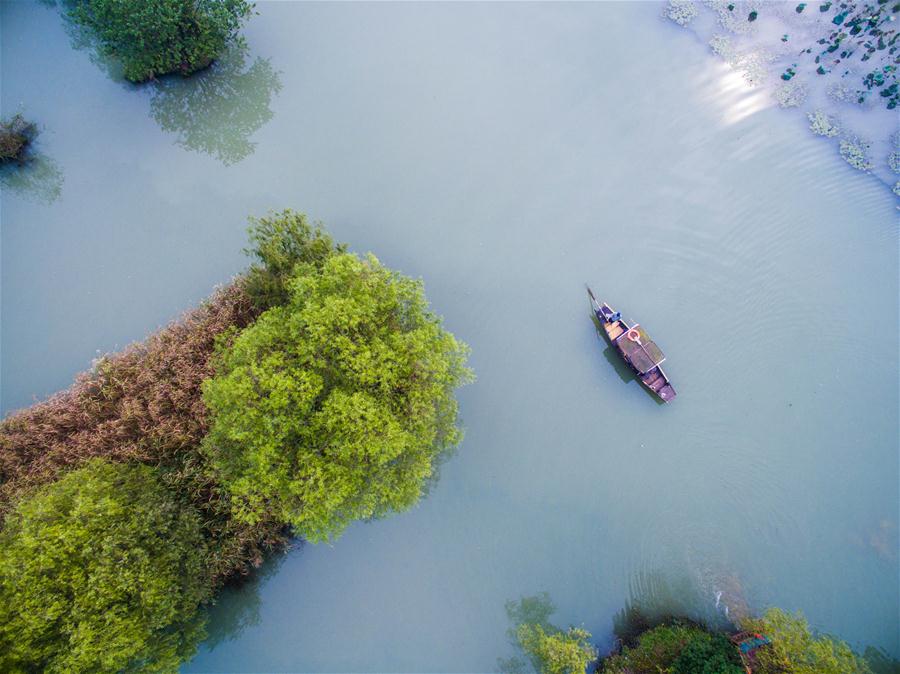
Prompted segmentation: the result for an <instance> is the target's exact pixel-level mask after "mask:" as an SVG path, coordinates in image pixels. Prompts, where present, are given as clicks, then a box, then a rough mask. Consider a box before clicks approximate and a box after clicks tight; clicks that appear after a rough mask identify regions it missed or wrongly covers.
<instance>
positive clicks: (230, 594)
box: [203, 541, 302, 650]
mask: <svg viewBox="0 0 900 674" xmlns="http://www.w3.org/2000/svg"><path fill="white" fill-rule="evenodd" d="M293 545H294V547H297V546H299V545H302V543H300V542H299V541H296V542H294V543H293ZM286 557H287V554H285V553H283V552H281V553H275V554H273V555H271V556H269V558H268V559H266V561H265V562H264V563H263V564H262V566H260V567H259V568H258V569H256V570H255V571H253V572H252V573H251V574H250V575H248V576H246V577H242V578H239V579H238V580H236V581H233V582H231V583H229V584H228V585H226V586H225V587H224V588H223V589H222V590H221V591H220V592H219V593H218V594H217V595H216V599H215V602H214V603H213V604H212V605H211V606H209V607H207V608H206V609H204V611H203V614H204V618H208V620H207V622H206V625H207V633H206V639H205V640H204V642H203V646H204V647H205V648H207V649H208V650H213V649H214V648H215V647H216V646H218V645H219V644H221V643H224V642H227V641H233V640H234V639H237V638H238V637H239V636H240V635H241V634H242V633H243V632H244V630H246V629H247V628H248V627H253V626H254V625H258V624H259V609H260V606H261V604H262V600H261V599H260V596H259V591H260V589H261V588H262V586H263V585H265V583H266V581H268V580H269V579H270V578H272V577H273V576H274V575H275V574H276V573H278V569H279V568H281V564H282V563H283V562H284V560H285V558H286Z"/></svg>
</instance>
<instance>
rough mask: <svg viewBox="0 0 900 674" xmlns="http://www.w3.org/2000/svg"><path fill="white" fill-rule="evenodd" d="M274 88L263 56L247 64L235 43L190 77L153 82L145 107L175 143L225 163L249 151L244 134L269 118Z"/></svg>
mask: <svg viewBox="0 0 900 674" xmlns="http://www.w3.org/2000/svg"><path fill="white" fill-rule="evenodd" d="M279 91H281V80H280V78H279V73H278V71H276V70H275V69H273V68H272V64H271V63H270V62H269V60H268V59H263V58H259V57H257V58H256V59H255V60H254V61H253V62H252V63H250V62H249V57H248V50H247V48H246V47H245V46H242V45H239V46H235V47H233V48H232V49H230V50H229V52H228V53H227V54H226V55H225V56H223V57H222V58H221V59H220V60H218V61H216V62H215V63H213V65H212V66H210V67H209V68H207V69H206V70H204V71H202V72H200V73H197V74H195V75H193V76H192V77H189V78H184V77H181V76H179V75H170V76H166V77H163V78H161V79H160V80H158V81H157V82H155V83H154V84H153V96H152V98H151V100H150V112H151V114H152V115H153V118H154V119H155V120H156V121H157V123H158V124H159V125H160V126H161V127H162V128H163V130H165V131H168V132H170V133H173V134H175V136H176V141H175V142H176V143H177V144H178V145H181V146H182V147H184V148H186V149H188V150H193V151H196V152H204V153H206V154H209V155H211V156H212V157H215V158H216V159H218V160H219V161H221V162H222V163H223V164H226V165H228V164H234V163H235V162H238V161H240V160H242V159H244V158H245V157H247V156H248V155H250V154H251V153H252V152H253V151H254V149H255V148H256V143H254V142H253V141H251V140H250V136H251V135H252V134H253V133H255V132H256V131H257V130H259V128H260V127H262V125H263V124H265V123H266V122H268V121H269V120H270V119H272V115H273V113H272V110H271V108H270V107H269V106H270V104H271V101H272V96H273V95H274V94H277V93H278V92H279Z"/></svg>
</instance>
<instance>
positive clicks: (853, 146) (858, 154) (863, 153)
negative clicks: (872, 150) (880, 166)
mask: <svg viewBox="0 0 900 674" xmlns="http://www.w3.org/2000/svg"><path fill="white" fill-rule="evenodd" d="M840 147H841V156H842V157H843V158H844V161H846V162H847V163H848V164H850V166H852V167H853V168H855V169H859V170H860V171H871V170H872V160H871V159H869V145H868V143H865V142H863V141H861V140H859V139H856V138H848V139H845V140H842V141H841V145H840Z"/></svg>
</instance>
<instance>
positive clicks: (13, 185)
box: [0, 153, 63, 204]
mask: <svg viewBox="0 0 900 674" xmlns="http://www.w3.org/2000/svg"><path fill="white" fill-rule="evenodd" d="M62 184H63V172H62V170H61V169H60V168H59V165H58V164H57V163H56V162H55V161H54V160H53V159H51V158H50V157H48V156H47V155H44V154H40V153H31V154H29V155H28V156H26V157H25V158H24V159H23V160H22V161H19V162H9V163H6V164H3V165H2V166H0V189H3V190H10V191H11V192H15V193H16V194H19V195H20V196H23V197H25V198H26V199H30V200H32V201H37V202H40V203H43V204H50V203H52V202H54V201H56V200H57V199H59V195H60V194H62Z"/></svg>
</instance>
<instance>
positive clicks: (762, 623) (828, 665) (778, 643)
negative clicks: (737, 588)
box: [742, 608, 871, 674]
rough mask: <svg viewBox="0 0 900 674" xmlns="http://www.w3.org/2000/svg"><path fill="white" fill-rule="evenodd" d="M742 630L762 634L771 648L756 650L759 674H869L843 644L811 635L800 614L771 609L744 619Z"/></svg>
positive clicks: (858, 659)
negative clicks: (769, 640) (770, 642)
mask: <svg viewBox="0 0 900 674" xmlns="http://www.w3.org/2000/svg"><path fill="white" fill-rule="evenodd" d="M742 626H743V627H744V629H746V630H748V631H750V632H761V633H763V634H766V635H767V636H768V637H769V638H770V639H771V640H772V644H771V646H768V647H766V648H762V649H760V650H759V651H757V656H756V658H757V661H758V664H759V667H758V668H757V669H756V670H755V671H758V672H759V673H760V674H776V673H779V674H780V673H787V674H869V673H870V672H871V670H870V669H869V666H868V665H867V664H866V663H865V661H864V660H862V659H861V658H859V657H857V656H856V655H855V654H854V653H853V651H852V650H851V649H850V646H848V645H847V644H846V643H844V642H843V641H839V640H837V639H832V638H831V637H828V636H813V634H812V632H811V631H810V629H809V624H808V623H807V622H806V619H805V618H804V617H803V615H802V614H800V613H796V614H794V615H791V614H790V613H787V612H786V611H782V610H781V609H780V608H770V609H769V610H768V611H766V612H765V614H764V615H763V616H762V617H761V618H752V619H748V620H745V621H744V622H743V624H742Z"/></svg>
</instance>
